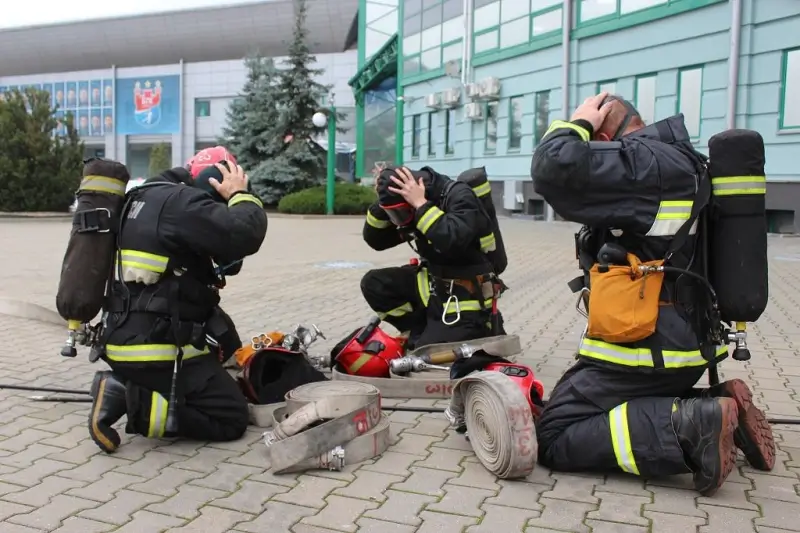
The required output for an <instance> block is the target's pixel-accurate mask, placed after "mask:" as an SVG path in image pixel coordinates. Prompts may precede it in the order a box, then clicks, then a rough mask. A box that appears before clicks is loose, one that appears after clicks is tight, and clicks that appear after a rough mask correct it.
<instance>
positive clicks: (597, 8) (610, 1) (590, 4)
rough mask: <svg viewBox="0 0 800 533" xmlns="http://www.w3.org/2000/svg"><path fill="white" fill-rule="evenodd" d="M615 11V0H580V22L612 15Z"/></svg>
mask: <svg viewBox="0 0 800 533" xmlns="http://www.w3.org/2000/svg"><path fill="white" fill-rule="evenodd" d="M616 12H617V0H581V3H580V22H586V21H587V20H592V19H596V18H599V17H604V16H606V15H613V14H614V13H616Z"/></svg>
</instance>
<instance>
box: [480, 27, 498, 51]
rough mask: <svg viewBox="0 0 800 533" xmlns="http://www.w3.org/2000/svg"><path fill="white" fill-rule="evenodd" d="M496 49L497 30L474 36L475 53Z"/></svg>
mask: <svg viewBox="0 0 800 533" xmlns="http://www.w3.org/2000/svg"><path fill="white" fill-rule="evenodd" d="M495 48H497V30H494V31H490V32H489V33H484V34H483V35H476V36H475V53H476V54H479V53H481V52H486V51H488V50H494V49H495Z"/></svg>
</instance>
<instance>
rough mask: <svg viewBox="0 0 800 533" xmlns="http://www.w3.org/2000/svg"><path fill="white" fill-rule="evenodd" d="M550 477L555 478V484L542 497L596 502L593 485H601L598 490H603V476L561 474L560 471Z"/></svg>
mask: <svg viewBox="0 0 800 533" xmlns="http://www.w3.org/2000/svg"><path fill="white" fill-rule="evenodd" d="M552 477H553V478H555V479H556V484H555V486H553V488H552V489H551V490H550V491H548V492H545V493H544V494H542V497H544V498H550V499H557V500H567V501H571V502H584V503H597V501H598V499H597V496H595V495H594V490H595V487H596V486H597V485H601V487H599V488H598V490H603V489H602V485H603V483H604V481H603V478H598V477H594V476H578V475H573V474H563V473H560V472H559V473H554V474H553V475H552Z"/></svg>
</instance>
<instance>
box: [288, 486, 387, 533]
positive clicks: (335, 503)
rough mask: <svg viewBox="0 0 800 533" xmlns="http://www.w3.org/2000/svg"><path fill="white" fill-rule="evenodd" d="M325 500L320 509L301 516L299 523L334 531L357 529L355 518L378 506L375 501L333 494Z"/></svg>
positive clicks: (352, 530)
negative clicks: (315, 512)
mask: <svg viewBox="0 0 800 533" xmlns="http://www.w3.org/2000/svg"><path fill="white" fill-rule="evenodd" d="M325 501H326V502H327V503H328V505H327V506H325V508H324V509H322V511H320V512H319V513H317V514H315V515H312V516H308V517H305V518H303V519H302V520H301V521H300V523H301V524H305V525H310V526H317V527H327V528H329V529H333V530H336V531H346V532H348V533H349V532H354V531H357V530H358V526H357V525H356V523H355V522H356V519H358V517H359V516H361V515H362V514H364V513H365V512H366V511H369V510H372V509H375V508H376V507H378V504H377V503H375V502H370V501H367V500H363V499H356V498H345V497H342V496H335V495H330V496H328V497H327V498H325Z"/></svg>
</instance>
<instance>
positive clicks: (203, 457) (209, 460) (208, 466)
mask: <svg viewBox="0 0 800 533" xmlns="http://www.w3.org/2000/svg"><path fill="white" fill-rule="evenodd" d="M237 455H239V454H238V453H236V452H232V451H230V450H218V449H216V448H201V449H200V450H198V451H197V453H196V454H195V455H193V456H192V457H191V458H189V459H185V460H183V461H180V462H177V463H174V464H173V465H172V466H173V467H174V468H182V469H184V470H193V471H195V472H203V473H206V474H210V473H211V472H213V471H214V470H215V469H216V468H217V465H218V464H219V463H221V462H222V461H225V460H226V459H230V458H231V457H235V456H237ZM236 466H247V465H236ZM249 468H251V469H252V468H254V467H253V466H250V467H249ZM259 470H260V469H259Z"/></svg>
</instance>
